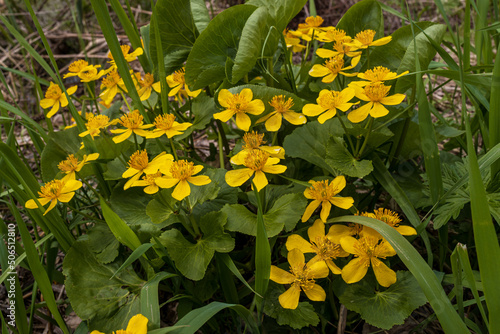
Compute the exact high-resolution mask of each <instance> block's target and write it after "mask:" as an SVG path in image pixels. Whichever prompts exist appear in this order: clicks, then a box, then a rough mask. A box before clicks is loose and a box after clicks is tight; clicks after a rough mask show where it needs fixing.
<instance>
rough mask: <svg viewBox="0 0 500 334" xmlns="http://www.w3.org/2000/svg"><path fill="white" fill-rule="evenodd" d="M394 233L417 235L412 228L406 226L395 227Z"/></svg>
mask: <svg viewBox="0 0 500 334" xmlns="http://www.w3.org/2000/svg"><path fill="white" fill-rule="evenodd" d="M396 231H398V232H399V234H401V235H417V231H416V230H415V229H414V228H413V227H411V226H406V225H400V226H398V227H396Z"/></svg>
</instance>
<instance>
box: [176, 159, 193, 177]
mask: <svg viewBox="0 0 500 334" xmlns="http://www.w3.org/2000/svg"><path fill="white" fill-rule="evenodd" d="M194 172H195V168H194V163H193V162H188V161H187V160H179V161H174V162H173V163H172V166H171V167H170V174H172V178H174V179H178V180H186V179H188V178H190V177H191V175H193V174H194Z"/></svg>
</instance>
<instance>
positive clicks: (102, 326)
mask: <svg viewBox="0 0 500 334" xmlns="http://www.w3.org/2000/svg"><path fill="white" fill-rule="evenodd" d="M120 264H121V263H120V262H114V263H111V264H108V265H105V264H102V263H100V262H99V261H98V260H97V259H96V257H95V256H94V254H93V252H92V251H91V250H90V249H89V243H88V242H86V241H78V242H75V243H74V244H73V247H71V249H70V250H69V251H68V253H67V254H66V257H65V258H64V262H63V273H64V275H65V276H66V281H65V286H66V292H67V294H68V297H69V299H70V301H71V306H72V307H73V309H74V310H75V312H76V314H77V315H78V316H79V317H80V318H81V319H82V320H89V324H90V328H89V329H90V330H91V331H92V330H93V329H96V330H99V331H104V332H105V333H111V332H112V331H114V330H116V329H117V328H118V329H121V328H125V326H124V324H126V323H128V320H129V319H130V318H131V317H132V316H134V315H136V314H138V313H140V302H139V293H140V290H141V288H142V286H143V285H144V283H145V282H144V281H143V280H141V279H140V278H139V277H138V276H137V275H136V274H135V272H134V271H133V270H132V268H127V269H125V270H123V271H122V272H121V273H119V274H118V275H116V276H115V277H114V278H112V279H111V277H112V276H113V273H114V272H116V270H117V269H118V268H119V266H120Z"/></svg>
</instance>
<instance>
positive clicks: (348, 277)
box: [342, 258, 368, 284]
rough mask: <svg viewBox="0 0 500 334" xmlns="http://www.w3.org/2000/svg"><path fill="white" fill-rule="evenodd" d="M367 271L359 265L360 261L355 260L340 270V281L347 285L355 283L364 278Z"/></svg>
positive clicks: (365, 267)
mask: <svg viewBox="0 0 500 334" xmlns="http://www.w3.org/2000/svg"><path fill="white" fill-rule="evenodd" d="M367 271H368V267H367V266H364V265H363V264H361V259H360V258H355V259H353V260H351V262H349V263H348V264H347V265H345V266H344V268H342V279H343V280H344V281H345V282H346V283H348V284H351V283H356V282H359V281H361V280H362V279H363V277H365V275H366V272H367Z"/></svg>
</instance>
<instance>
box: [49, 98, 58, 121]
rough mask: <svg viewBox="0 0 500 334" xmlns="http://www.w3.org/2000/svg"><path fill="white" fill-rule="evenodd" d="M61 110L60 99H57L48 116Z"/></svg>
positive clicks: (50, 116)
mask: <svg viewBox="0 0 500 334" xmlns="http://www.w3.org/2000/svg"><path fill="white" fill-rule="evenodd" d="M58 110H59V101H55V103H54V105H53V106H52V109H50V111H49V112H48V113H47V118H52V116H54V115H55V114H56V112H57V111H58Z"/></svg>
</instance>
